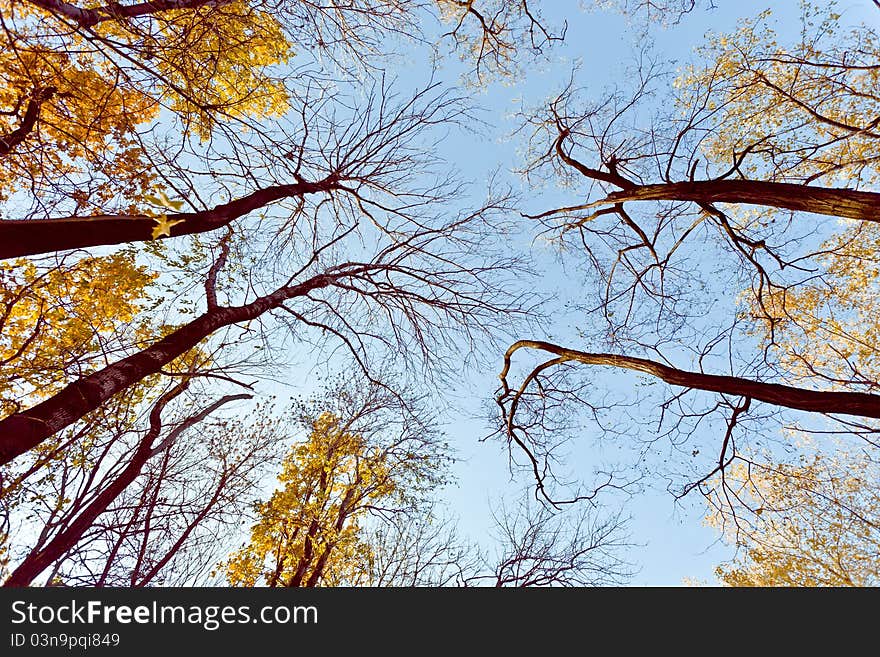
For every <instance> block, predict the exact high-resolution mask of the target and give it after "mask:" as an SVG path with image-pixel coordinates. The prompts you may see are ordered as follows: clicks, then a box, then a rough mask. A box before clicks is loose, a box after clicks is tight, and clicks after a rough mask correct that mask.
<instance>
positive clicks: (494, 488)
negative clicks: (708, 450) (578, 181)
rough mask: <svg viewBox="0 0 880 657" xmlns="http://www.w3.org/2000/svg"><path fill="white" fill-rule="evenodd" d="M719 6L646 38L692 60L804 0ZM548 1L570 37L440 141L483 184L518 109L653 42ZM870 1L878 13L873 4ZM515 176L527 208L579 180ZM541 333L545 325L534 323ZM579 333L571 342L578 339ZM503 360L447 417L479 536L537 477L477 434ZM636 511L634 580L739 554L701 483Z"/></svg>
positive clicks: (510, 158)
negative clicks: (475, 131) (696, 52)
mask: <svg viewBox="0 0 880 657" xmlns="http://www.w3.org/2000/svg"><path fill="white" fill-rule="evenodd" d="M716 4H717V5H719V7H718V8H716V9H710V10H707V9H699V10H696V11H694V12H692V13H691V14H689V15H688V16H686V17H684V19H683V20H682V21H681V22H680V23H679V24H677V25H672V26H668V27H664V28H660V27H657V26H652V27H651V29H650V30H649V32H648V34H649V37H648V38H649V39H650V41H651V43H652V52H653V54H654V56H655V57H659V58H660V59H661V60H676V61H678V62H680V63H682V64H684V63H685V62H686V61H687V60H688V59H689V58H690V57H691V54H692V49H693V48H694V47H696V46H698V45H700V44H701V43H702V42H703V40H704V39H703V37H704V35H705V34H706V33H707V32H708V31H716V32H725V31H730V30H732V29H733V28H734V27H735V25H736V22H737V20H738V19H740V18H743V17H749V16H755V15H757V14H758V13H759V12H761V11H763V10H764V9H767V8H768V7H770V8H772V9H773V13H774V17H775V23H776V29H777V32H778V34H779V36H780V38H781V39H785V38H786V37H787V36H794V35H796V34H797V32H798V31H799V28H800V22H799V18H798V17H799V5H798V3H797V2H795V1H794V0H787V1H785V2H775V3H768V2H766V1H765V2H755V1H751V0H750V1H738V2H729V1H720V2H717V3H716ZM869 5H870V3H869V2H867V1H863V2H845V3H841V5H840V7H841V12H840V13H842V14H843V15H844V20H849V21H852V22H857V21H859V20H861V19H863V18H864V19H871V20H873V19H874V18H875V14H876V10H874V9H873V8H872V7H869ZM541 9H542V11H543V13H544V16H545V17H546V18H547V19H548V21H549V22H550V23H551V24H553V23H556V24H559V23H561V22H562V20H566V21H567V22H568V34H567V38H566V41H565V43H564V44H563V45H561V46H558V47H557V48H555V49H554V50H553V51H552V53H551V54H550V57H549V60H548V61H546V62H539V63H537V64H534V65H531V66H529V67H528V70H527V71H526V74H525V75H523V76H520V77H518V78H517V79H516V80H514V81H511V80H506V81H503V83H495V84H492V85H489V86H488V87H487V88H485V89H483V90H479V91H474V92H473V94H474V100H475V102H477V103H478V104H479V105H480V106H481V107H483V108H484V110H485V115H484V116H485V119H486V121H487V122H488V123H489V128H488V129H487V130H486V131H485V133H486V134H485V135H484V136H483V137H482V138H481V139H475V138H474V137H473V136H472V135H468V136H462V135H456V134H453V135H451V136H450V138H449V139H448V140H446V141H445V142H444V144H443V147H444V152H443V153H442V155H443V156H444V157H446V158H447V159H448V160H450V161H451V162H452V163H454V165H455V166H457V167H458V168H459V169H460V171H461V174H462V177H463V178H464V179H466V180H473V181H474V182H475V183H476V184H475V189H477V190H479V187H480V184H479V183H480V181H483V180H487V178H488V176H489V174H490V172H491V171H492V170H493V169H494V168H495V167H501V169H502V171H503V172H508V171H510V170H511V169H514V168H516V167H517V166H518V165H520V164H521V163H522V159H521V155H520V151H521V148H522V143H521V141H520V140H519V139H518V138H517V137H509V135H510V134H511V133H512V132H513V131H514V130H515V129H516V127H517V123H516V121H515V119H513V118H512V117H511V113H512V112H513V111H514V110H515V109H517V108H518V107H519V106H520V103H524V104H525V105H528V106H534V105H536V104H538V103H540V102H541V100H542V99H545V98H549V97H551V96H552V95H553V94H554V93H555V92H557V91H558V90H559V89H560V88H561V87H562V86H563V85H564V83H565V82H566V81H567V80H568V78H569V76H570V72H571V70H572V67H573V66H575V65H577V66H578V74H577V78H576V80H577V84H578V85H579V86H582V87H585V88H587V89H588V90H589V91H592V90H594V89H595V92H596V94H597V95H598V94H599V93H601V91H602V89H603V88H604V87H607V86H608V85H611V84H614V83H620V82H621V81H624V77H623V76H624V71H625V69H626V67H627V66H628V65H629V64H631V63H632V61H633V57H634V53H636V52H638V50H639V49H640V48H642V47H643V46H644V45H645V43H646V40H645V35H644V33H642V32H641V31H640V30H638V29H634V28H633V23H632V22H631V21H630V22H628V21H627V19H626V18H624V17H623V16H621V15H619V14H617V13H614V12H609V11H599V10H593V11H589V12H587V11H584V10H583V9H582V8H581V6H580V3H577V2H552V3H550V2H544V3H541ZM871 11H873V12H874V13H872V14H869V12H871ZM457 71H458V67H457V66H456V65H455V64H454V63H450V62H448V61H447V62H446V63H445V65H443V67H442V68H441V70H440V73H439V75H440V76H441V78H445V79H446V80H447V81H448V80H450V79H452V80H453V81H454V79H455V76H456V75H457V74H458V73H457ZM423 72H424V71H423V70H421V69H419V67H417V66H413V67H410V68H406V69H402V71H401V76H400V77H401V79H400V82H401V83H402V85H403V86H405V84H406V82H407V81H409V80H410V79H412V80H414V84H418V79H419V75H420V74H421V73H423ZM508 180H509V181H510V183H511V184H512V185H514V186H518V187H519V188H520V190H521V191H523V192H527V193H525V194H524V197H525V198H527V199H529V201H530V209H535V208H543V209H546V208H550V207H555V206H557V205H563V204H565V203H566V202H570V201H571V198H572V197H571V191H569V192H568V193H567V194H565V195H563V193H562V192H561V190H559V189H556V188H554V187H553V186H552V185H551V186H547V187H544V188H541V189H540V190H527V189H526V188H525V187H524V186H523V182H522V181H521V180H519V179H518V178H516V177H514V176H510V177H509V178H508ZM530 248H533V249H537V252H536V253H535V257H536V260H537V262H538V264H539V267H540V268H541V269H542V272H543V276H542V278H541V283H542V285H543V286H544V288H545V290H544V291H546V292H556V293H557V294H558V295H559V297H560V300H563V299H565V298H566V297H572V296H574V297H576V296H577V288H578V285H580V281H579V280H576V279H575V278H573V277H572V276H571V273H570V272H566V271H564V270H563V269H561V268H560V267H559V266H558V265H557V264H556V263H555V262H554V254H553V253H552V252H551V251H550V250H549V249H547V250H546V252H542V251H541V249H542V248H543V247H542V246H541V245H540V244H539V243H536V244H532V245H531V246H530ZM558 318H559V319H557V322H558V325H554V326H553V327H552V330H553V332H554V333H557V334H558V335H559V336H560V337H561V336H565V335H567V334H571V332H572V329H573V323H574V322H576V321H577V318H576V317H565V316H564V315H562V314H561V313H560V314H559V315H558ZM520 337H524V338H525V337H532V338H536V339H541V338H546V337H548V336H546V335H531V336H525V335H523V336H520ZM569 344H571V343H569ZM495 362H496V367H495V368H492V367H491V366H490V367H489V369H488V370H487V371H485V372H476V373H471V374H470V375H469V377H467V378H466V379H463V380H462V382H461V383H460V385H459V387H458V388H457V389H456V390H454V391H449V394H451V396H452V398H453V403H454V404H456V406H457V415H458V417H457V419H455V420H454V421H452V422H450V424H449V425H448V426H447V433H448V435H449V437H450V440H451V443H452V444H453V445H454V446H455V448H456V449H457V450H458V455H459V457H460V458H461V462H460V463H459V464H458V466H457V468H456V474H457V478H458V484H457V485H456V486H454V487H451V488H450V489H448V490H447V491H446V492H445V495H444V498H445V499H446V501H447V502H448V504H449V507H450V512H451V513H452V514H453V515H455V516H458V517H459V519H460V520H459V526H460V529H461V530H462V532H463V533H464V534H466V535H469V536H470V537H471V538H472V539H475V540H482V539H484V537H485V534H486V531H487V527H488V526H489V525H490V507H491V506H492V504H495V505H496V506H497V504H498V502H499V501H500V500H501V499H502V498H505V499H509V498H511V497H512V496H516V495H518V494H519V491H521V490H522V489H523V488H524V487H525V486H527V485H528V484H529V479H528V477H527V476H525V475H523V474H517V475H514V476H511V474H510V472H509V470H508V468H507V455H506V451H505V450H504V449H503V446H502V445H501V444H500V443H498V442H491V441H489V442H480V438H482V437H483V436H484V435H486V433H487V423H486V421H485V419H484V418H485V414H486V413H485V409H484V407H483V406H481V404H482V403H484V402H485V400H487V399H491V395H492V393H493V391H494V389H495V387H496V385H497V381H498V380H497V373H498V369H499V368H500V365H501V354H500V353H499V354H498V355H497V358H496V359H495ZM635 382H636V377H634V376H629V377H615V379H614V385H616V386H619V387H620V389H621V390H624V391H625V389H626V387H627V386H628V385H629V386H631V385H633V384H635ZM596 449H597V448H596V447H594V446H592V445H591V444H590V441H589V440H586V439H585V440H584V442H583V443H582V444H578V443H574V444H572V445H571V447H570V457H569V460H568V461H567V462H566V464H565V465H566V466H567V467H568V470H569V472H570V473H571V474H572V475H573V476H577V474H578V473H579V472H585V473H586V472H589V471H590V469H591V467H592V466H593V464H594V463H595V462H597V461H598V459H599V458H600V455H599V454H597V452H596V451H595V450H596ZM626 511H627V513H628V514H629V515H630V516H631V517H632V521H631V524H630V527H629V528H630V532H631V540H632V542H633V543H634V547H633V548H632V550H631V551H630V553H629V555H628V556H629V558H630V559H631V560H632V561H633V562H634V563H636V564H637V567H638V568H639V572H638V574H637V575H636V576H635V577H634V578H633V580H632V584H633V585H641V586H677V585H681V584H682V583H683V580H684V578H695V579H697V580H702V581H706V582H714V577H713V569H714V567H715V566H716V565H717V564H719V563H720V562H721V561H723V560H725V559H726V558H729V557H730V556H732V551H731V548H729V547H728V546H726V545H724V544H722V543H721V542H720V541H719V540H718V539H719V537H718V534H717V532H716V530H714V529H711V528H708V527H706V526H704V525H703V523H702V518H703V515H704V513H705V506H704V503H703V501H702V499H701V498H700V497H699V496H698V495H694V494H692V495H690V496H688V497H687V498H685V499H684V500H680V501H678V502H676V501H675V500H674V498H673V497H672V495H671V494H670V493H668V492H667V491H666V490H664V487H663V484H662V481H661V482H660V483H657V484H655V485H654V486H652V487H648V488H647V489H645V490H643V491H641V492H640V493H639V494H637V495H634V496H633V497H632V498H631V499H629V500H628V502H627V505H626Z"/></svg>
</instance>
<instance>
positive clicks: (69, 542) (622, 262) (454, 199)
mask: <svg viewBox="0 0 880 657" xmlns="http://www.w3.org/2000/svg"><path fill="white" fill-rule="evenodd" d="M595 5H596V6H590V7H589V9H590V10H591V11H593V12H595V13H594V14H589V15H587V18H585V17H584V16H583V15H581V14H577V15H576V14H575V13H574V12H575V11H576V10H575V8H574V7H565V8H561V7H556V6H554V7H552V8H550V7H543V8H542V10H543V13H542V11H539V8H538V6H537V3H530V2H528V0H473V1H471V0H468V1H466V2H459V1H458V0H331V1H330V2H328V3H323V4H315V3H311V2H301V1H299V0H211V1H210V2H208V1H205V0H152V1H149V2H138V1H136V0H132V1H125V2H108V3H102V2H91V1H89V2H80V1H72V2H66V1H63V0H0V44H2V47H0V81H2V82H0V575H2V577H3V581H4V583H5V584H6V585H9V586H28V585H37V584H40V585H43V584H73V585H86V586H103V585H116V586H149V585H180V584H191V583H194V582H195V583H206V582H218V581H222V582H223V583H226V584H230V585H234V586H316V585H321V586H327V585H337V586H338V585H349V584H370V585H401V584H405V585H417V584H418V585H429V586H438V585H449V584H455V585H461V586H470V585H498V586H511V585H516V586H534V585H548V586H549V585H581V586H583V585H594V584H618V583H623V582H626V581H627V580H628V578H629V577H631V576H632V574H633V573H634V569H633V568H632V565H631V563H630V561H629V560H628V557H627V556H626V554H625V553H626V551H627V550H628V549H630V548H631V547H632V545H631V542H630V539H629V534H628V533H627V529H626V524H627V523H626V520H625V518H626V514H625V512H623V511H621V510H612V509H610V507H611V506H612V505H615V504H617V503H622V502H624V501H625V500H626V499H627V498H628V497H631V496H633V495H636V494H650V493H649V491H651V490H655V489H656V488H657V487H658V486H659V487H661V488H665V489H667V491H668V492H671V493H672V495H673V497H674V498H675V499H677V500H682V499H684V498H685V497H689V498H693V497H698V496H699V495H701V494H702V496H703V497H704V498H705V500H706V501H708V502H709V504H710V508H711V509H712V512H711V518H712V522H713V523H714V524H715V525H717V526H718V527H719V528H720V529H721V530H722V532H723V535H724V536H725V537H727V538H728V539H730V542H731V543H732V544H733V545H735V546H741V547H742V551H741V552H740V553H738V555H737V557H736V558H735V560H734V561H731V562H729V563H728V564H727V565H724V566H721V567H720V568H719V570H718V575H719V577H720V578H721V580H722V581H723V582H724V583H727V584H733V585H742V584H751V585H762V586H763V585H791V584H793V585H843V584H845V585H873V584H874V583H875V580H876V573H875V572H874V570H876V569H872V567H871V562H876V554H875V552H876V545H875V543H876V536H874V534H875V533H876V532H875V530H876V523H875V519H874V518H873V516H875V515H876V513H875V509H874V508H873V506H872V505H874V502H873V501H872V500H873V497H875V493H876V490H875V489H876V481H872V477H869V476H855V475H853V474H852V473H853V472H854V471H862V472H873V469H874V465H875V464H876V463H877V453H876V448H877V440H876V434H877V431H878V420H880V369H878V366H880V354H878V338H880V326H878V317H880V287H878V286H880V282H878V281H880V256H878V249H880V189H878V187H877V185H878V181H880V93H878V89H880V64H878V61H880V34H878V30H877V27H876V17H877V13H876V12H877V10H878V9H880V6H878V5H877V3H872V4H869V3H864V5H865V6H864V7H859V8H857V9H847V8H840V7H838V5H837V4H836V3H812V2H804V3H802V4H801V6H800V9H799V17H800V25H799V27H798V28H797V29H792V28H791V26H790V25H782V24H780V22H779V21H777V19H776V14H775V13H774V11H771V10H767V11H764V12H762V13H759V14H757V15H754V16H740V17H739V19H738V22H737V23H736V25H732V24H730V23H725V24H724V25H723V26H722V27H720V28H719V30H718V31H712V32H710V33H708V34H706V35H705V36H704V37H695V36H694V34H693V33H691V32H688V31H687V30H688V27H687V26H688V24H689V21H694V20H696V19H697V17H698V15H699V12H701V11H703V10H704V9H706V10H708V11H713V10H714V6H713V5H712V3H700V2H698V1H695V0H686V1H685V0H682V1H680V2H679V1H662V2H661V1H657V0H650V1H648V0H638V1H629V0H619V1H616V2H613V3H604V4H603V3H595ZM600 5H603V6H600ZM790 9H791V8H788V9H784V8H780V9H779V10H778V11H780V12H783V13H785V12H786V11H789V10H790ZM577 11H578V12H579V11H580V9H577ZM601 11H614V12H618V13H623V14H624V15H625V16H626V21H628V22H626V21H624V22H621V25H622V26H624V27H621V29H622V30H623V29H628V30H629V32H628V37H627V38H629V37H632V38H633V39H634V41H637V42H639V43H643V44H646V43H649V42H650V41H651V39H648V38H646V37H648V36H651V35H660V34H664V33H665V32H664V30H669V31H672V32H674V33H675V34H687V35H688V36H689V37H694V39H693V43H691V44H689V45H690V46H691V47H692V52H691V54H690V55H689V56H688V57H687V59H686V60H682V59H681V58H679V59H678V60H676V61H671V60H670V59H669V58H667V57H665V55H664V53H663V52H662V48H661V47H657V48H654V47H653V46H649V45H643V46H641V47H640V48H641V49H640V50H639V49H636V50H634V51H633V54H634V57H635V60H634V61H633V62H631V63H630V64H629V65H628V68H627V69H626V70H625V72H618V73H616V75H615V77H614V79H613V80H612V83H611V84H610V85H609V86H608V87H606V88H604V89H603V88H602V87H601V85H600V84H598V83H597V80H598V79H599V77H598V74H597V72H596V71H595V70H591V69H590V66H592V63H591V64H588V65H586V66H584V65H575V66H574V67H571V66H570V63H569V62H570V60H571V59H572V57H571V55H572V54H574V55H575V56H576V57H575V58H577V56H579V53H581V52H586V51H585V50H584V51H581V50H573V48H575V47H576V46H573V45H572V39H571V30H572V26H577V29H579V30H580V29H585V28H584V26H585V25H589V24H590V23H589V21H590V20H593V19H592V18H590V16H598V14H599V12H601ZM730 11H731V12H732V11H733V10H730ZM858 12H862V14H863V15H866V16H871V17H873V18H874V19H875V20H873V21H871V20H870V19H868V20H861V19H858V18H854V17H855V16H857V15H858ZM869 12H870V13H869ZM732 15H733V13H728V14H724V16H725V17H729V16H732ZM786 15H790V13H789V14H786ZM595 20H597V21H598V18H597V19H595ZM626 25H628V27H626ZM578 38H580V35H578ZM575 41H576V42H577V39H575ZM581 45H582V44H581ZM582 47H586V46H582ZM562 73H564V75H563V74H562ZM505 85H508V86H510V87H514V88H516V93H518V94H520V95H521V97H518V98H516V99H512V98H508V99H509V100H515V102H516V105H514V107H515V108H516V109H514V110H513V111H512V112H509V111H508V109H509V108H507V109H504V110H499V108H498V107H493V109H491V110H490V111H488V112H487V111H484V108H483V107H482V105H483V104H485V105H487V106H491V103H490V102H487V101H486V99H487V98H491V97H493V94H497V95H498V97H501V96H502V93H501V91H500V90H501V89H505V88H507V87H505ZM548 85H549V86H550V87H552V89H549V87H548ZM505 93H506V92H505ZM505 98H507V97H506V96H505ZM496 110H498V111H497V112H496ZM496 114H497V116H496ZM507 128H510V131H509V132H508V135H507V138H508V141H507V142H504V143H512V144H514V147H512V148H511V153H512V152H513V150H514V148H516V149H518V151H517V154H516V156H515V157H518V158H520V159H519V160H505V161H495V162H492V163H491V164H490V165H488V166H487V167H485V170H478V169H479V167H480V166H482V164H477V161H478V160H479V159H480V158H481V157H483V156H484V155H486V156H488V157H489V158H494V157H496V155H497V154H499V153H501V152H502V150H501V149H500V148H496V147H494V146H493V147H489V146H488V145H486V146H484V144H488V143H489V141H490V140H491V139H492V138H497V137H498V136H499V135H500V133H501V131H502V130H507ZM487 138H488V139H487ZM499 141H500V140H499ZM469 149H470V150H469ZM478 155H479V157H478ZM497 157H498V158H499V160H500V158H501V156H500V155H497ZM511 157H514V156H513V155H511ZM550 251H553V252H554V253H553V254H551V253H550ZM331 372H344V375H341V376H340V378H338V379H333V381H332V382H331V383H328V384H327V385H325V386H324V388H323V389H321V392H320V394H318V389H319V388H321V383H322V382H326V380H327V379H326V377H328V376H330V373H331ZM498 373H500V387H498V388H497V389H496V390H494V391H493V390H491V389H490V388H491V387H492V386H493V385H496V384H497V383H498V378H496V377H497V375H498ZM486 377H489V378H491V379H492V380H493V381H492V383H491V384H486V383H485V380H486ZM477 379H480V380H481V381H482V382H481V383H480V384H479V386H480V390H481V392H480V393H478V394H479V396H480V397H481V399H480V400H475V399H467V400H465V401H463V402H462V401H461V399H459V400H458V401H457V402H453V401H452V400H453V398H455V397H456V395H457V396H459V397H462V396H473V395H471V393H470V392H465V390H466V389H467V388H468V387H469V386H471V384H472V383H473V382H474V381H476V380H477ZM474 385H476V384H474ZM493 396H494V402H495V404H492V403H491V402H492V401H493ZM287 398H290V399H292V400H293V399H295V400H299V401H291V403H290V404H288V403H287ZM304 399H308V403H306V402H305V401H303V400H304ZM478 401H481V402H483V403H484V404H485V406H484V409H483V417H482V419H481V420H473V419H471V420H469V422H470V424H469V425H468V427H469V428H468V429H467V430H463V429H461V426H463V425H464V418H465V416H466V415H467V414H468V413H471V414H472V413H473V412H474V406H475V404H476V403H477V402H478ZM455 404H459V407H455ZM463 407H469V408H468V410H467V411H463V410H461V409H462V408H463ZM485 409H489V410H488V411H486V410H485ZM445 423H449V424H452V425H454V426H456V427H458V429H457V430H459V431H464V432H465V433H468V432H472V433H474V434H479V438H482V439H485V438H487V437H492V438H495V439H498V440H500V442H501V444H502V445H504V446H505V447H506V448H507V450H508V452H507V454H508V457H509V458H508V466H509V468H510V470H511V474H512V478H513V479H515V480H516V481H517V482H518V483H519V484H520V485H522V486H529V487H530V489H531V492H532V494H533V495H532V499H531V500H530V501H528V502H521V503H516V504H511V503H509V500H505V501H502V502H500V503H498V504H497V505H496V517H495V518H494V527H495V529H494V530H493V531H495V537H494V548H495V549H494V551H493V549H492V548H487V547H486V546H484V545H481V544H479V542H474V541H472V540H471V539H469V538H468V537H467V536H464V535H462V534H460V533H459V530H458V529H457V527H456V523H455V517H454V516H455V514H454V513H452V514H451V515H450V514H448V513H447V512H446V510H445V507H444V506H443V504H442V502H441V501H440V496H441V491H442V490H443V489H444V486H445V485H446V484H447V483H449V482H450V481H451V480H452V479H454V478H455V477H454V476H453V475H452V474H450V473H451V470H450V467H451V466H450V463H451V462H454V450H452V449H450V448H449V447H448V446H447V445H446V443H445V442H444V441H445V438H441V434H442V430H441V427H442V426H443V425H444V424H445ZM477 425H479V427H478V428H475V427H477ZM804 436H807V437H809V438H808V439H803V440H802V438H803V437H804ZM456 439H457V440H458V441H459V443H458V444H459V446H460V445H461V444H462V442H463V441H465V440H467V438H465V437H464V436H463V435H462V436H457V437H456ZM470 442H476V441H470ZM469 444H470V443H469ZM806 445H809V447H807V446H806ZM581 448H583V449H589V450H590V452H591V456H590V459H589V461H590V463H589V467H588V468H584V467H582V465H583V464H582V463H581V462H580V461H579V460H578V458H577V457H575V456H573V455H572V452H570V451H569V450H570V449H571V450H574V452H577V450H578V449H581ZM612 450H616V455H615V456H613V457H611V456H608V453H609V451H612ZM606 457H608V458H606ZM590 468H591V469H592V470H593V471H592V472H589V471H588V470H589V469H590ZM523 475H524V476H523ZM272 478H277V483H278V488H277V489H276V490H274V491H266V490H265V482H266V481H268V480H270V479H272ZM255 500H262V501H258V502H255ZM606 503H607V504H608V507H609V508H605V507H604V505H605V504H606ZM874 506H876V505H874ZM248 531H249V533H248ZM236 545H237V546H238V547H237V548H236V547H235V546H236Z"/></svg>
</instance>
